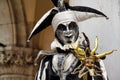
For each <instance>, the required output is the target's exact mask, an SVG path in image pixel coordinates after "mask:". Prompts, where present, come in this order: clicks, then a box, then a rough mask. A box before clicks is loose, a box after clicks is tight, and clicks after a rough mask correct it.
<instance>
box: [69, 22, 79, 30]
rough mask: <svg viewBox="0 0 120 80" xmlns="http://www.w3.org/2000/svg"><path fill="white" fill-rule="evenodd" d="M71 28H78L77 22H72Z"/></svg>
mask: <svg viewBox="0 0 120 80" xmlns="http://www.w3.org/2000/svg"><path fill="white" fill-rule="evenodd" d="M68 27H69V29H70V30H76V29H77V27H78V25H77V24H76V23H75V22H71V23H70V24H69V25H68Z"/></svg>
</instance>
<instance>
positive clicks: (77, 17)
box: [28, 0, 108, 40]
mask: <svg viewBox="0 0 120 80" xmlns="http://www.w3.org/2000/svg"><path fill="white" fill-rule="evenodd" d="M52 2H53V4H54V5H55V7H54V8H52V9H51V10H49V11H48V12H47V13H45V14H44V15H43V17H42V18H41V19H40V20H39V21H38V22H37V24H36V25H35V27H34V28H33V30H32V32H31V34H30V36H29V38H28V40H30V39H31V38H32V36H33V35H36V34H37V33H39V32H40V31H42V30H43V29H45V28H47V27H48V26H50V25H52V26H53V29H54V31H56V29H57V26H58V25H59V24H60V23H64V22H70V21H74V22H80V21H84V20H87V19H89V18H92V17H105V18H106V19H108V17H107V16H106V15H105V14H104V13H102V12H100V11H98V10H96V9H93V8H90V7H85V6H70V5H69V3H67V2H65V1H64V0H52Z"/></svg>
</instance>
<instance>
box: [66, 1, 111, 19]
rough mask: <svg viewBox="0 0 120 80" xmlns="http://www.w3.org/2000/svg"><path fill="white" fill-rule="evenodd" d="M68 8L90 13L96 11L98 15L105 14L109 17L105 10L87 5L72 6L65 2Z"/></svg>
mask: <svg viewBox="0 0 120 80" xmlns="http://www.w3.org/2000/svg"><path fill="white" fill-rule="evenodd" d="M65 6H66V8H67V9H70V10H74V11H80V12H88V13H95V14H97V15H101V16H104V17H105V18H106V19H109V18H108V17H107V16H106V15H105V14H104V13H103V12H101V11H98V10H96V9H93V8H90V7H86V6H70V5H69V4H68V3H65Z"/></svg>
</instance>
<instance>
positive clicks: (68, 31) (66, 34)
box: [64, 30, 74, 38]
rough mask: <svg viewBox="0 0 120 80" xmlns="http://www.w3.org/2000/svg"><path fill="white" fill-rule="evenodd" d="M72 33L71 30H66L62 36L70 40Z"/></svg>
mask: <svg viewBox="0 0 120 80" xmlns="http://www.w3.org/2000/svg"><path fill="white" fill-rule="evenodd" d="M73 34H74V32H73V31H72V30H67V31H65V32H64V35H65V37H66V38H71V37H72V36H73Z"/></svg>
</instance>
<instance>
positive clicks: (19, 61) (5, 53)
mask: <svg viewBox="0 0 120 80" xmlns="http://www.w3.org/2000/svg"><path fill="white" fill-rule="evenodd" d="M37 53H38V51H37V50H33V49H31V48H24V47H11V46H7V47H0V65H18V66H19V65H20V66H23V65H33V63H34V59H35V57H36V55H37Z"/></svg>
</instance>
